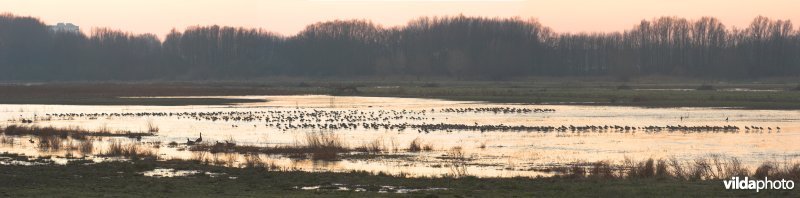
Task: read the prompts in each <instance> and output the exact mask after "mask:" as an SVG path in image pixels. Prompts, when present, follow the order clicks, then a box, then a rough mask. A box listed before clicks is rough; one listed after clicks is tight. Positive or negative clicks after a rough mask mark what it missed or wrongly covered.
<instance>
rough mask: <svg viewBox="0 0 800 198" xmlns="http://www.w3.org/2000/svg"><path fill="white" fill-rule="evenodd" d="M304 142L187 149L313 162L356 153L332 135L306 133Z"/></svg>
mask: <svg viewBox="0 0 800 198" xmlns="http://www.w3.org/2000/svg"><path fill="white" fill-rule="evenodd" d="M304 140H305V141H304V142H302V143H299V144H296V145H293V146H275V147H266V146H263V147H262V146H251V145H236V143H234V142H232V140H228V141H225V142H224V143H223V142H217V143H215V144H211V143H202V144H195V145H192V146H191V147H189V150H190V151H208V152H211V153H220V152H224V153H231V152H235V153H241V154H248V153H261V154H294V155H295V156H298V155H304V156H310V157H311V158H312V159H315V160H335V159H338V154H339V153H345V152H352V151H356V150H355V149H351V148H348V147H347V146H346V145H345V144H344V141H343V140H342V138H341V137H339V136H338V135H337V134H334V133H315V132H309V133H306V135H305V138H304Z"/></svg>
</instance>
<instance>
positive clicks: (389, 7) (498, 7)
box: [0, 0, 800, 36]
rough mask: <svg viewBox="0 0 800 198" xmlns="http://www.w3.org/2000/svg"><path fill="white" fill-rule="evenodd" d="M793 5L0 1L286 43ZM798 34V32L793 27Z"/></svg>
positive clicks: (706, 1) (785, 10)
mask: <svg viewBox="0 0 800 198" xmlns="http://www.w3.org/2000/svg"><path fill="white" fill-rule="evenodd" d="M799 8H800V1H796V0H608V1H598V0H262V1H257V0H224V1H223V0H70V1H63V0H52V1H46V0H0V13H13V14H16V15H25V16H35V17H39V18H41V19H42V20H44V21H45V22H46V23H57V22H71V23H75V24H76V25H79V26H81V29H82V30H83V31H84V32H87V33H88V32H89V31H90V30H91V28H92V27H110V28H112V29H119V30H124V31H130V32H134V33H155V34H157V35H159V36H162V35H164V34H166V33H167V32H168V31H169V30H170V29H172V28H177V29H179V30H181V29H183V28H185V27H187V26H192V25H212V24H220V25H228V26H244V27H254V28H263V29H266V30H270V31H274V32H278V33H280V34H283V35H292V34H295V33H297V32H298V31H300V30H302V29H303V28H304V27H305V26H306V25H307V24H310V23H314V22H319V21H327V20H335V19H368V20H372V21H373V22H376V23H379V24H382V25H384V26H397V25H403V24H405V23H406V22H407V21H408V20H410V19H413V18H416V17H419V16H444V15H457V14H464V15H468V16H487V17H521V18H538V19H539V20H540V21H541V22H542V23H543V24H544V25H546V26H548V27H551V28H553V30H555V31H557V32H593V31H604V32H608V31H619V30H623V29H627V28H630V27H631V26H633V25H634V24H636V23H637V22H639V21H640V20H642V19H651V18H654V17H659V16H679V17H686V18H699V17H701V16H715V17H718V18H719V19H720V20H721V21H722V22H724V23H725V24H726V25H728V26H737V27H744V26H746V25H747V24H748V23H749V22H750V21H751V20H752V19H753V18H754V17H755V16H758V15H764V16H767V17H770V18H775V19H791V20H792V21H794V22H797V21H800V12H798V11H797V10H798V9H799ZM795 27H797V26H795Z"/></svg>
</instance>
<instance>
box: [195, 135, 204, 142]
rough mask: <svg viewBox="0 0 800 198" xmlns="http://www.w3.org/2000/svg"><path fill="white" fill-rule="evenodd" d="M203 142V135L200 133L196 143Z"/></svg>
mask: <svg viewBox="0 0 800 198" xmlns="http://www.w3.org/2000/svg"><path fill="white" fill-rule="evenodd" d="M202 141H203V133H200V137H199V138H197V139H196V140H194V142H195V143H200V142H202Z"/></svg>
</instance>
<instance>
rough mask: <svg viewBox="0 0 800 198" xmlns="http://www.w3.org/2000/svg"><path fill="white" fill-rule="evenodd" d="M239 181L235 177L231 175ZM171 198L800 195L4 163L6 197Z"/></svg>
mask: <svg viewBox="0 0 800 198" xmlns="http://www.w3.org/2000/svg"><path fill="white" fill-rule="evenodd" d="M157 167H158V168H172V169H176V170H200V171H203V172H205V171H208V172H213V173H223V174H222V175H220V176H216V177H211V176H208V175H206V174H194V175H189V176H185V177H173V178H154V177H147V176H143V175H142V172H144V171H149V170H153V169H154V168H157ZM233 178H235V179H233ZM333 184H341V185H346V186H359V187H360V188H364V189H365V190H366V192H354V191H339V190H302V189H298V188H299V187H308V186H318V185H322V186H326V185H333ZM381 186H396V187H403V188H409V189H428V188H431V187H435V188H447V190H435V191H418V192H411V193H409V194H393V193H379V192H377V189H379V188H381ZM52 195H59V196H67V197H87V196H91V197H94V196H121V197H142V196H166V197H219V196H248V197H264V196H269V197H282V196H283V197H285V196H292V197H311V196H321V195H324V196H336V197H352V196H364V197H374V196H380V197H387V196H389V197H390V196H408V195H411V196H419V197H423V196H429V197H435V196H439V197H498V196H500V197H509V196H524V197H530V196H545V197H564V196H566V197H587V196H588V197H597V196H600V197H620V196H623V197H643V196H645V197H652V196H670V197H685V196H692V197H709V196H714V197H720V196H763V197H777V196H780V197H785V196H793V197H796V196H798V191H796V190H794V191H788V190H772V191H761V192H759V193H756V192H755V191H752V190H725V189H724V187H723V185H722V182H721V181H680V180H672V179H665V178H661V179H659V178H646V179H592V178H474V177H465V178H399V177H393V176H388V175H381V174H377V175H376V174H369V173H363V172H349V173H308V172H296V171H289V172H275V171H265V170H263V169H255V168H243V169H240V168H225V167H218V166H206V165H200V164H196V163H191V162H186V161H165V162H162V161H152V160H144V161H142V160H139V161H134V162H110V163H99V164H78V163H75V164H69V165H65V166H56V165H41V166H3V167H2V169H0V196H9V197H30V196H52Z"/></svg>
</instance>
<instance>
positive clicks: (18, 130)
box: [0, 125, 154, 140]
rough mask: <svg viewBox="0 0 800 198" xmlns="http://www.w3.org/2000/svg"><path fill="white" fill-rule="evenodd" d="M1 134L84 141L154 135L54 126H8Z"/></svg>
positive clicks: (103, 128) (102, 128) (106, 129)
mask: <svg viewBox="0 0 800 198" xmlns="http://www.w3.org/2000/svg"><path fill="white" fill-rule="evenodd" d="M0 132H2V133H3V134H5V135H17V136H20V135H32V136H39V137H47V138H50V137H60V138H62V139H63V138H67V137H71V138H73V139H79V140H83V139H86V137H87V136H102V137H136V136H152V135H154V134H153V133H142V132H131V131H116V132H112V131H110V130H109V129H108V128H106V127H101V128H100V129H98V130H96V131H91V130H86V129H82V128H80V127H62V128H56V127H52V126H47V127H39V126H29V125H8V126H6V127H5V128H0Z"/></svg>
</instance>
